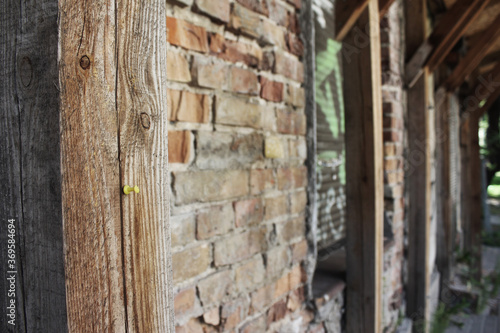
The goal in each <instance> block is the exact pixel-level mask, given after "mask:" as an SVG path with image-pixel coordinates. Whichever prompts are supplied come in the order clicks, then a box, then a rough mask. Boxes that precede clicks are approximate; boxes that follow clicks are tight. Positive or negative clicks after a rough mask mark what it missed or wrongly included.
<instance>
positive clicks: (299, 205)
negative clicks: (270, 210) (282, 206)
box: [290, 191, 307, 214]
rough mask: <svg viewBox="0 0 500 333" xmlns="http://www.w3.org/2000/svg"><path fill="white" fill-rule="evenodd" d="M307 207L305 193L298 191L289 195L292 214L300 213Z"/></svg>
mask: <svg viewBox="0 0 500 333" xmlns="http://www.w3.org/2000/svg"><path fill="white" fill-rule="evenodd" d="M306 206H307V193H306V191H299V192H294V193H292V194H290V212H291V213H292V214H297V213H301V212H303V211H304V210H305V209H306Z"/></svg>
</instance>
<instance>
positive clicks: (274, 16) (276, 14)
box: [269, 0, 290, 27]
mask: <svg viewBox="0 0 500 333" xmlns="http://www.w3.org/2000/svg"><path fill="white" fill-rule="evenodd" d="M269 18H270V19H271V20H273V21H274V22H275V23H276V24H279V25H281V26H284V27H288V26H289V23H290V21H289V13H288V10H286V8H285V7H284V6H282V5H281V4H280V3H279V2H278V1H276V0H269Z"/></svg>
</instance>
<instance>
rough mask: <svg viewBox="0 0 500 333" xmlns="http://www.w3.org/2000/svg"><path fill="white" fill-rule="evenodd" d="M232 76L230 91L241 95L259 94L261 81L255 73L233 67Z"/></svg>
mask: <svg viewBox="0 0 500 333" xmlns="http://www.w3.org/2000/svg"><path fill="white" fill-rule="evenodd" d="M230 75H231V78H230V81H229V87H228V90H230V91H234V92H237V93H241V94H249V95H258V94H259V81H258V78H257V74H255V73H254V72H252V71H250V70H248V69H244V68H239V67H234V66H233V67H231V69H230Z"/></svg>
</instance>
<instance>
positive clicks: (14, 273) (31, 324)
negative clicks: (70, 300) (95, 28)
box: [0, 0, 67, 332]
mask: <svg viewBox="0 0 500 333" xmlns="http://www.w3.org/2000/svg"><path fill="white" fill-rule="evenodd" d="M57 18H58V11H57V0H41V1H32V0H27V1H14V0H5V1H2V2H1V3H0V47H1V49H2V51H1V52H0V72H1V74H2V75H1V77H2V80H1V81H0V108H1V112H0V123H1V127H0V128H1V130H0V131H1V133H0V181H1V184H2V195H1V197H2V199H1V200H0V218H1V219H2V220H1V223H0V271H1V273H0V294H1V296H0V307H1V309H2V310H1V311H0V312H1V313H2V319H1V320H0V332H66V331H67V321H66V302H65V284H64V265H63V233H62V212H61V174H60V163H59V162H60V161H59V158H60V152H59V147H60V145H59V92H58V73H57V51H58V48H57V36H58V27H57ZM10 221H11V222H10ZM9 231H11V232H9ZM8 235H12V238H11V237H8ZM7 246H9V248H8V247H7ZM8 256H9V257H8ZM9 259H12V260H13V261H12V262H11V261H9ZM7 279H9V280H7ZM12 281H15V282H14V284H11V283H10V282H12ZM13 286H15V287H14V288H12V287H13ZM12 302H15V303H14V307H15V311H12V312H11V309H7V308H8V307H10V306H11V304H12ZM7 314H14V316H6V315H7Z"/></svg>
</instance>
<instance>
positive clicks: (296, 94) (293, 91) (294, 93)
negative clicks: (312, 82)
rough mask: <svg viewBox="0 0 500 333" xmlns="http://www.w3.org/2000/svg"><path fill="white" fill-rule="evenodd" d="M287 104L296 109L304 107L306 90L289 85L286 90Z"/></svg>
mask: <svg viewBox="0 0 500 333" xmlns="http://www.w3.org/2000/svg"><path fill="white" fill-rule="evenodd" d="M285 102H286V103H288V104H291V105H293V106H296V107H299V108H300V107H303V106H304V105H305V102H306V96H305V92H304V88H300V87H296V86H294V85H290V84H289V85H287V88H286V89H285Z"/></svg>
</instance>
